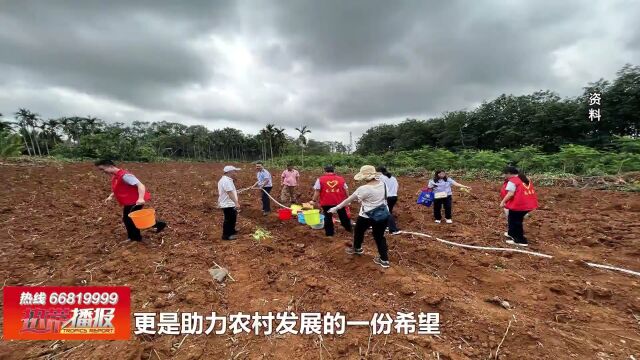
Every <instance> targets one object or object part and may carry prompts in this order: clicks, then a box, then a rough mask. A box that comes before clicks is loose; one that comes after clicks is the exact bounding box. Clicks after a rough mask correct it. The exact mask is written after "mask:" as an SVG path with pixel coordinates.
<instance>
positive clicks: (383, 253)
mask: <svg viewBox="0 0 640 360" xmlns="http://www.w3.org/2000/svg"><path fill="white" fill-rule="evenodd" d="M369 228H372V230H373V239H374V240H375V241H376V246H377V247H378V254H380V260H384V261H388V260H389V254H388V251H389V249H388V248H387V239H385V237H384V231H385V229H386V228H387V220H383V221H373V220H371V219H369V218H366V217H362V216H358V220H357V221H356V228H355V229H354V230H353V248H354V249H362V243H363V242H364V233H365V232H366V231H367V230H368V229H369Z"/></svg>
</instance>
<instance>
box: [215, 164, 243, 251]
mask: <svg viewBox="0 0 640 360" xmlns="http://www.w3.org/2000/svg"><path fill="white" fill-rule="evenodd" d="M239 170H240V169H238V168H237V167H234V166H230V165H229V166H225V167H224V170H223V171H224V175H222V177H221V178H220V181H218V207H220V208H221V209H222V213H223V215H224V220H223V222H222V240H235V239H236V234H237V233H238V232H237V231H236V220H237V218H238V210H239V209H240V201H238V192H237V191H236V185H235V184H234V182H233V181H234V180H235V179H236V172H237V171H239Z"/></svg>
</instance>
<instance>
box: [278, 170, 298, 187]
mask: <svg viewBox="0 0 640 360" xmlns="http://www.w3.org/2000/svg"><path fill="white" fill-rule="evenodd" d="M298 177H300V173H299V172H298V170H295V169H294V170H293V171H289V170H285V171H283V172H282V183H283V184H284V185H287V186H298Z"/></svg>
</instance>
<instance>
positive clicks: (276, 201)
mask: <svg viewBox="0 0 640 360" xmlns="http://www.w3.org/2000/svg"><path fill="white" fill-rule="evenodd" d="M260 190H262V191H263V192H264V193H265V194H267V196H268V197H270V198H271V200H273V202H275V203H276V204H278V206H280V207H281V208H283V209H289V207H288V206H284V205H282V204H280V203H279V202H278V200H276V199H274V198H273V196H271V194H269V193H268V192H267V191H266V190H265V189H262V188H261V189H260Z"/></svg>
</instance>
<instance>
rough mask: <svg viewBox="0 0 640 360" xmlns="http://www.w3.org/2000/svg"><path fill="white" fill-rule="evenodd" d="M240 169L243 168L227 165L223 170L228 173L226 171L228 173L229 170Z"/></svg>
mask: <svg viewBox="0 0 640 360" xmlns="http://www.w3.org/2000/svg"><path fill="white" fill-rule="evenodd" d="M238 170H242V169H240V168H237V167H235V166H231V165H227V166H225V167H224V170H223V171H224V173H225V174H226V173H228V172H229V171H238Z"/></svg>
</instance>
